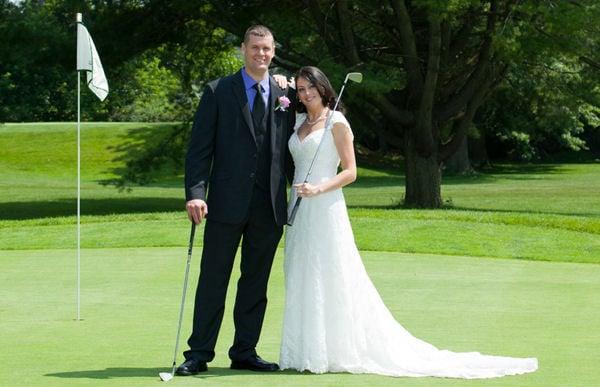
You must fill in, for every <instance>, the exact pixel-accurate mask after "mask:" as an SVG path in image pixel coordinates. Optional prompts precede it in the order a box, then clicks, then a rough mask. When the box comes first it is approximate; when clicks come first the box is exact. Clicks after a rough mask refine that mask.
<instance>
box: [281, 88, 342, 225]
mask: <svg viewBox="0 0 600 387" xmlns="http://www.w3.org/2000/svg"><path fill="white" fill-rule="evenodd" d="M346 82H348V78H347V77H346V80H345V81H344V84H343V85H342V89H341V90H340V95H338V97H337V99H336V101H335V105H334V106H333V110H332V111H330V112H329V114H328V116H327V120H326V121H325V130H327V127H328V126H329V124H330V123H331V119H332V118H333V113H335V110H336V109H337V107H338V104H339V103H340V99H342V94H343V93H344V88H346ZM322 143H323V139H321V141H320V142H319V146H318V147H317V150H316V151H315V155H314V157H313V159H312V161H311V163H310V167H309V168H308V173H307V174H306V178H305V179H304V183H308V177H309V176H310V174H311V173H312V169H313V165H314V164H315V160H316V159H317V155H318V154H319V149H321V144H322ZM301 201H302V198H301V197H297V198H296V202H295V203H294V208H292V212H291V213H290V216H289V217H288V221H287V225H288V226H293V225H294V219H296V213H297V212H298V208H299V207H300V202H301Z"/></svg>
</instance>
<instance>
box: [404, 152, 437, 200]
mask: <svg viewBox="0 0 600 387" xmlns="http://www.w3.org/2000/svg"><path fill="white" fill-rule="evenodd" d="M404 160H405V165H406V195H405V198H404V205H405V206H406V207H410V208H440V207H441V206H442V195H441V189H440V187H441V182H442V176H441V170H440V165H439V163H438V161H437V154H435V152H434V153H432V154H430V155H429V156H427V157H422V156H420V155H419V154H418V153H417V151H416V149H415V146H414V144H412V143H411V142H409V143H408V144H407V145H406V146H405V148H404Z"/></svg>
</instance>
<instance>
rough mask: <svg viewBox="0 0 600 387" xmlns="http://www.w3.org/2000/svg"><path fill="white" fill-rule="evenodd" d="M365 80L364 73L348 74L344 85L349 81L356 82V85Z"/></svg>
mask: <svg viewBox="0 0 600 387" xmlns="http://www.w3.org/2000/svg"><path fill="white" fill-rule="evenodd" d="M362 79H363V76H362V73H348V74H346V80H345V81H344V83H346V82H347V81H348V80H350V81H352V82H355V83H361V82H362Z"/></svg>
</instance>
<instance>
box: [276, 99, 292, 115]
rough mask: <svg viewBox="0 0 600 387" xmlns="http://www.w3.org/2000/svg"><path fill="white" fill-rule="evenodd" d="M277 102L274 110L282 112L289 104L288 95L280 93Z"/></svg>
mask: <svg viewBox="0 0 600 387" xmlns="http://www.w3.org/2000/svg"><path fill="white" fill-rule="evenodd" d="M278 100H279V103H278V104H277V107H276V108H275V110H281V111H282V112H284V111H285V109H287V108H288V107H289V106H290V99H289V98H288V97H286V96H285V95H282V96H281V97H279V98H278Z"/></svg>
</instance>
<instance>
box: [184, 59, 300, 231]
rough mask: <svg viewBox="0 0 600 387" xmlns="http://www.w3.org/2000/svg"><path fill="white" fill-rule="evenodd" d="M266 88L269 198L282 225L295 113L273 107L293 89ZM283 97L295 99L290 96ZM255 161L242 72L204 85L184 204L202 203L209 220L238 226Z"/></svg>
mask: <svg viewBox="0 0 600 387" xmlns="http://www.w3.org/2000/svg"><path fill="white" fill-rule="evenodd" d="M270 88H271V90H270V106H271V113H270V116H269V118H270V136H271V138H270V140H271V141H270V144H271V166H270V167H271V170H270V194H271V202H272V205H273V213H274V214H275V221H276V223H277V224H278V225H283V224H285V222H286V221H287V201H286V181H285V179H286V175H287V176H288V178H290V179H291V177H290V175H291V174H292V173H293V172H292V171H293V166H292V165H291V157H290V156H289V151H288V148H287V142H288V139H289V137H290V135H291V134H292V133H293V127H294V120H295V113H294V109H293V106H290V107H288V108H287V109H286V111H282V110H277V111H274V109H275V107H276V106H277V105H278V98H279V97H280V96H283V95H286V94H289V92H293V91H292V90H288V92H286V91H285V90H281V89H280V88H279V86H278V85H277V84H276V83H275V82H274V80H273V79H272V78H271V79H270ZM288 97H289V98H290V100H292V101H294V100H295V96H289V95H288ZM257 160H258V158H257V146H256V139H255V134H254V124H253V122H252V115H251V113H250V107H249V104H248V99H247V97H246V91H245V87H244V81H243V78H242V74H241V71H238V72H237V73H235V74H233V75H230V76H227V77H224V78H220V79H217V80H214V81H212V82H210V83H208V85H207V86H206V87H205V89H204V93H203V94H202V98H201V100H200V104H199V106H198V110H197V111H196V115H195V117H194V124H193V126H192V134H191V138H190V142H189V147H188V152H187V156H186V160H185V196H186V200H192V199H202V200H205V201H206V202H207V205H208V218H209V219H211V220H216V221H219V222H225V223H239V222H241V221H242V220H243V218H244V216H245V215H246V211H247V209H248V206H249V204H250V199H251V198H252V192H253V190H254V185H255V178H256V167H257ZM207 191H208V199H207V198H206V197H207Z"/></svg>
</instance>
